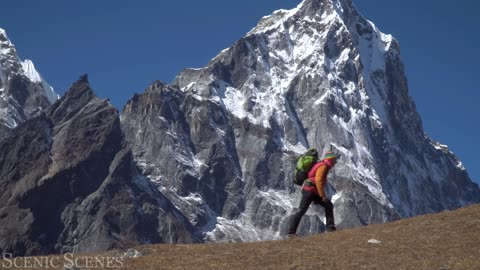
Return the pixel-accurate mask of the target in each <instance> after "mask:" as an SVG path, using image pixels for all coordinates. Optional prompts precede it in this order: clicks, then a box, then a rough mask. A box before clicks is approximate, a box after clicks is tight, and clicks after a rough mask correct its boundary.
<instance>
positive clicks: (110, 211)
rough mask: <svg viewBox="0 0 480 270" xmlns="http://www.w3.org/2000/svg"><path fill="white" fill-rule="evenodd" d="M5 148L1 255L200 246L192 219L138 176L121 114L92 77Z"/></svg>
mask: <svg viewBox="0 0 480 270" xmlns="http://www.w3.org/2000/svg"><path fill="white" fill-rule="evenodd" d="M0 148H1V149H2V150H3V151H2V152H1V154H0V164H1V165H0V186H1V188H2V190H3V192H2V195H1V197H0V206H1V207H0V253H2V252H11V253H14V254H15V255H30V254H47V253H59V252H67V251H73V250H75V251H97V250H106V249H111V248H116V247H124V246H128V245H133V244H142V243H150V242H190V241H192V240H193V239H192V233H191V232H192V229H191V228H189V223H188V221H187V220H186V218H184V217H183V216H182V215H181V214H180V213H179V212H178V211H177V210H176V209H175V208H174V207H173V205H172V204H171V203H170V202H169V201H168V200H167V199H166V198H165V197H163V195H162V194H161V193H160V192H159V191H158V190H157V189H156V188H154V187H152V184H151V183H150V182H148V181H146V180H145V179H144V177H142V176H141V175H139V174H138V173H137V169H136V167H135V166H134V163H133V160H132V154H131V151H130V149H129V148H128V147H127V146H126V145H125V144H124V142H123V134H122V131H121V129H120V121H119V118H118V112H117V110H116V109H115V108H114V107H112V106H111V105H110V104H109V102H108V101H106V100H101V99H99V98H97V97H96V96H95V95H94V93H93V91H92V90H91V89H90V87H89V85H88V81H87V79H86V76H85V77H82V78H81V79H80V80H79V81H78V82H76V83H75V84H74V85H73V86H72V87H71V89H70V90H69V91H68V92H67V93H66V94H65V96H64V97H63V98H62V99H60V100H59V101H57V102H56V103H55V104H54V105H53V106H51V107H50V108H49V109H48V110H47V111H45V112H43V113H42V114H41V115H39V116H37V117H34V118H32V119H31V120H28V121H27V122H26V123H24V124H22V125H20V126H19V127H18V128H16V129H14V130H13V131H12V134H11V136H8V137H7V138H6V139H5V140H4V141H3V142H2V143H1V144H0Z"/></svg>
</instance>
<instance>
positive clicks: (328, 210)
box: [315, 197, 335, 231]
mask: <svg viewBox="0 0 480 270" xmlns="http://www.w3.org/2000/svg"><path fill="white" fill-rule="evenodd" d="M317 198H318V199H317ZM317 198H316V199H315V203H318V204H320V205H321V206H323V208H325V221H326V222H325V227H326V228H327V231H334V230H335V220H334V218H333V203H332V202H331V201H328V202H326V203H325V202H323V201H322V198H320V197H317Z"/></svg>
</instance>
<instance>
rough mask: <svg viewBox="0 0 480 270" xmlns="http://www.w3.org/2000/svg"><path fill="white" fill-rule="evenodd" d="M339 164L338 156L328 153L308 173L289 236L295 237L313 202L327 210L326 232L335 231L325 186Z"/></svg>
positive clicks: (330, 204)
mask: <svg viewBox="0 0 480 270" xmlns="http://www.w3.org/2000/svg"><path fill="white" fill-rule="evenodd" d="M336 162H337V155H336V154H335V153H334V152H332V151H328V152H327V153H326V154H325V157H324V158H323V160H322V161H320V162H317V163H316V164H315V165H313V167H312V169H311V170H310V171H309V172H308V178H307V179H306V180H305V181H304V182H303V186H302V198H301V200H300V205H299V207H298V208H296V209H294V210H293V211H294V212H293V216H292V218H291V220H290V228H289V231H288V234H289V236H292V235H295V234H296V232H297V227H298V224H300V220H301V219H302V217H303V215H304V214H305V213H306V212H307V210H308V208H309V207H310V204H311V203H312V202H314V203H317V204H320V205H321V206H323V207H324V208H325V218H326V231H327V232H330V231H335V230H336V228H335V221H334V218H333V203H332V202H331V201H330V199H329V198H328V197H327V194H326V193H325V185H326V184H327V174H328V172H329V171H330V169H332V168H333V167H334V166H335V164H336Z"/></svg>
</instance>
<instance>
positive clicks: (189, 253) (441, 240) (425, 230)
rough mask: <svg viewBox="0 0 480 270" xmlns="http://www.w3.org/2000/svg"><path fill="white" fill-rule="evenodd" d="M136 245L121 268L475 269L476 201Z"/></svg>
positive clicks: (479, 218) (479, 237)
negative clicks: (269, 233)
mask: <svg viewBox="0 0 480 270" xmlns="http://www.w3.org/2000/svg"><path fill="white" fill-rule="evenodd" d="M369 239H377V240H379V241H381V243H379V244H369V243H368V240H369ZM136 249H137V250H139V251H141V252H143V253H144V256H142V257H139V258H135V259H128V260H125V261H124V262H123V266H124V267H123V269H128V270H130V269H132V270H153V269H335V270H336V269H379V270H380V269H381V270H384V269H388V270H390V269H391V270H393V269H412V270H421V269H425V270H430V269H434V270H447V269H448V270H450V269H468V270H472V269H473V270H475V269H480V205H473V206H469V207H465V208H461V209H458V210H455V211H445V212H442V213H439V214H431V215H424V216H419V217H415V218H410V219H403V220H400V221H396V222H392V223H388V224H381V225H370V226H366V227H361V228H355V229H351V230H343V231H337V232H334V233H327V234H319V235H314V236H309V237H301V238H294V239H288V240H279V241H268V242H258V243H236V244H193V245H147V246H140V247H137V248H136ZM105 254H106V253H105ZM109 254H112V253H111V252H110V253H109Z"/></svg>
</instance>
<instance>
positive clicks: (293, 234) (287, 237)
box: [286, 233, 298, 239]
mask: <svg viewBox="0 0 480 270" xmlns="http://www.w3.org/2000/svg"><path fill="white" fill-rule="evenodd" d="M297 237H298V235H297V234H296V233H289V234H287V236H286V239H293V238H297Z"/></svg>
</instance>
